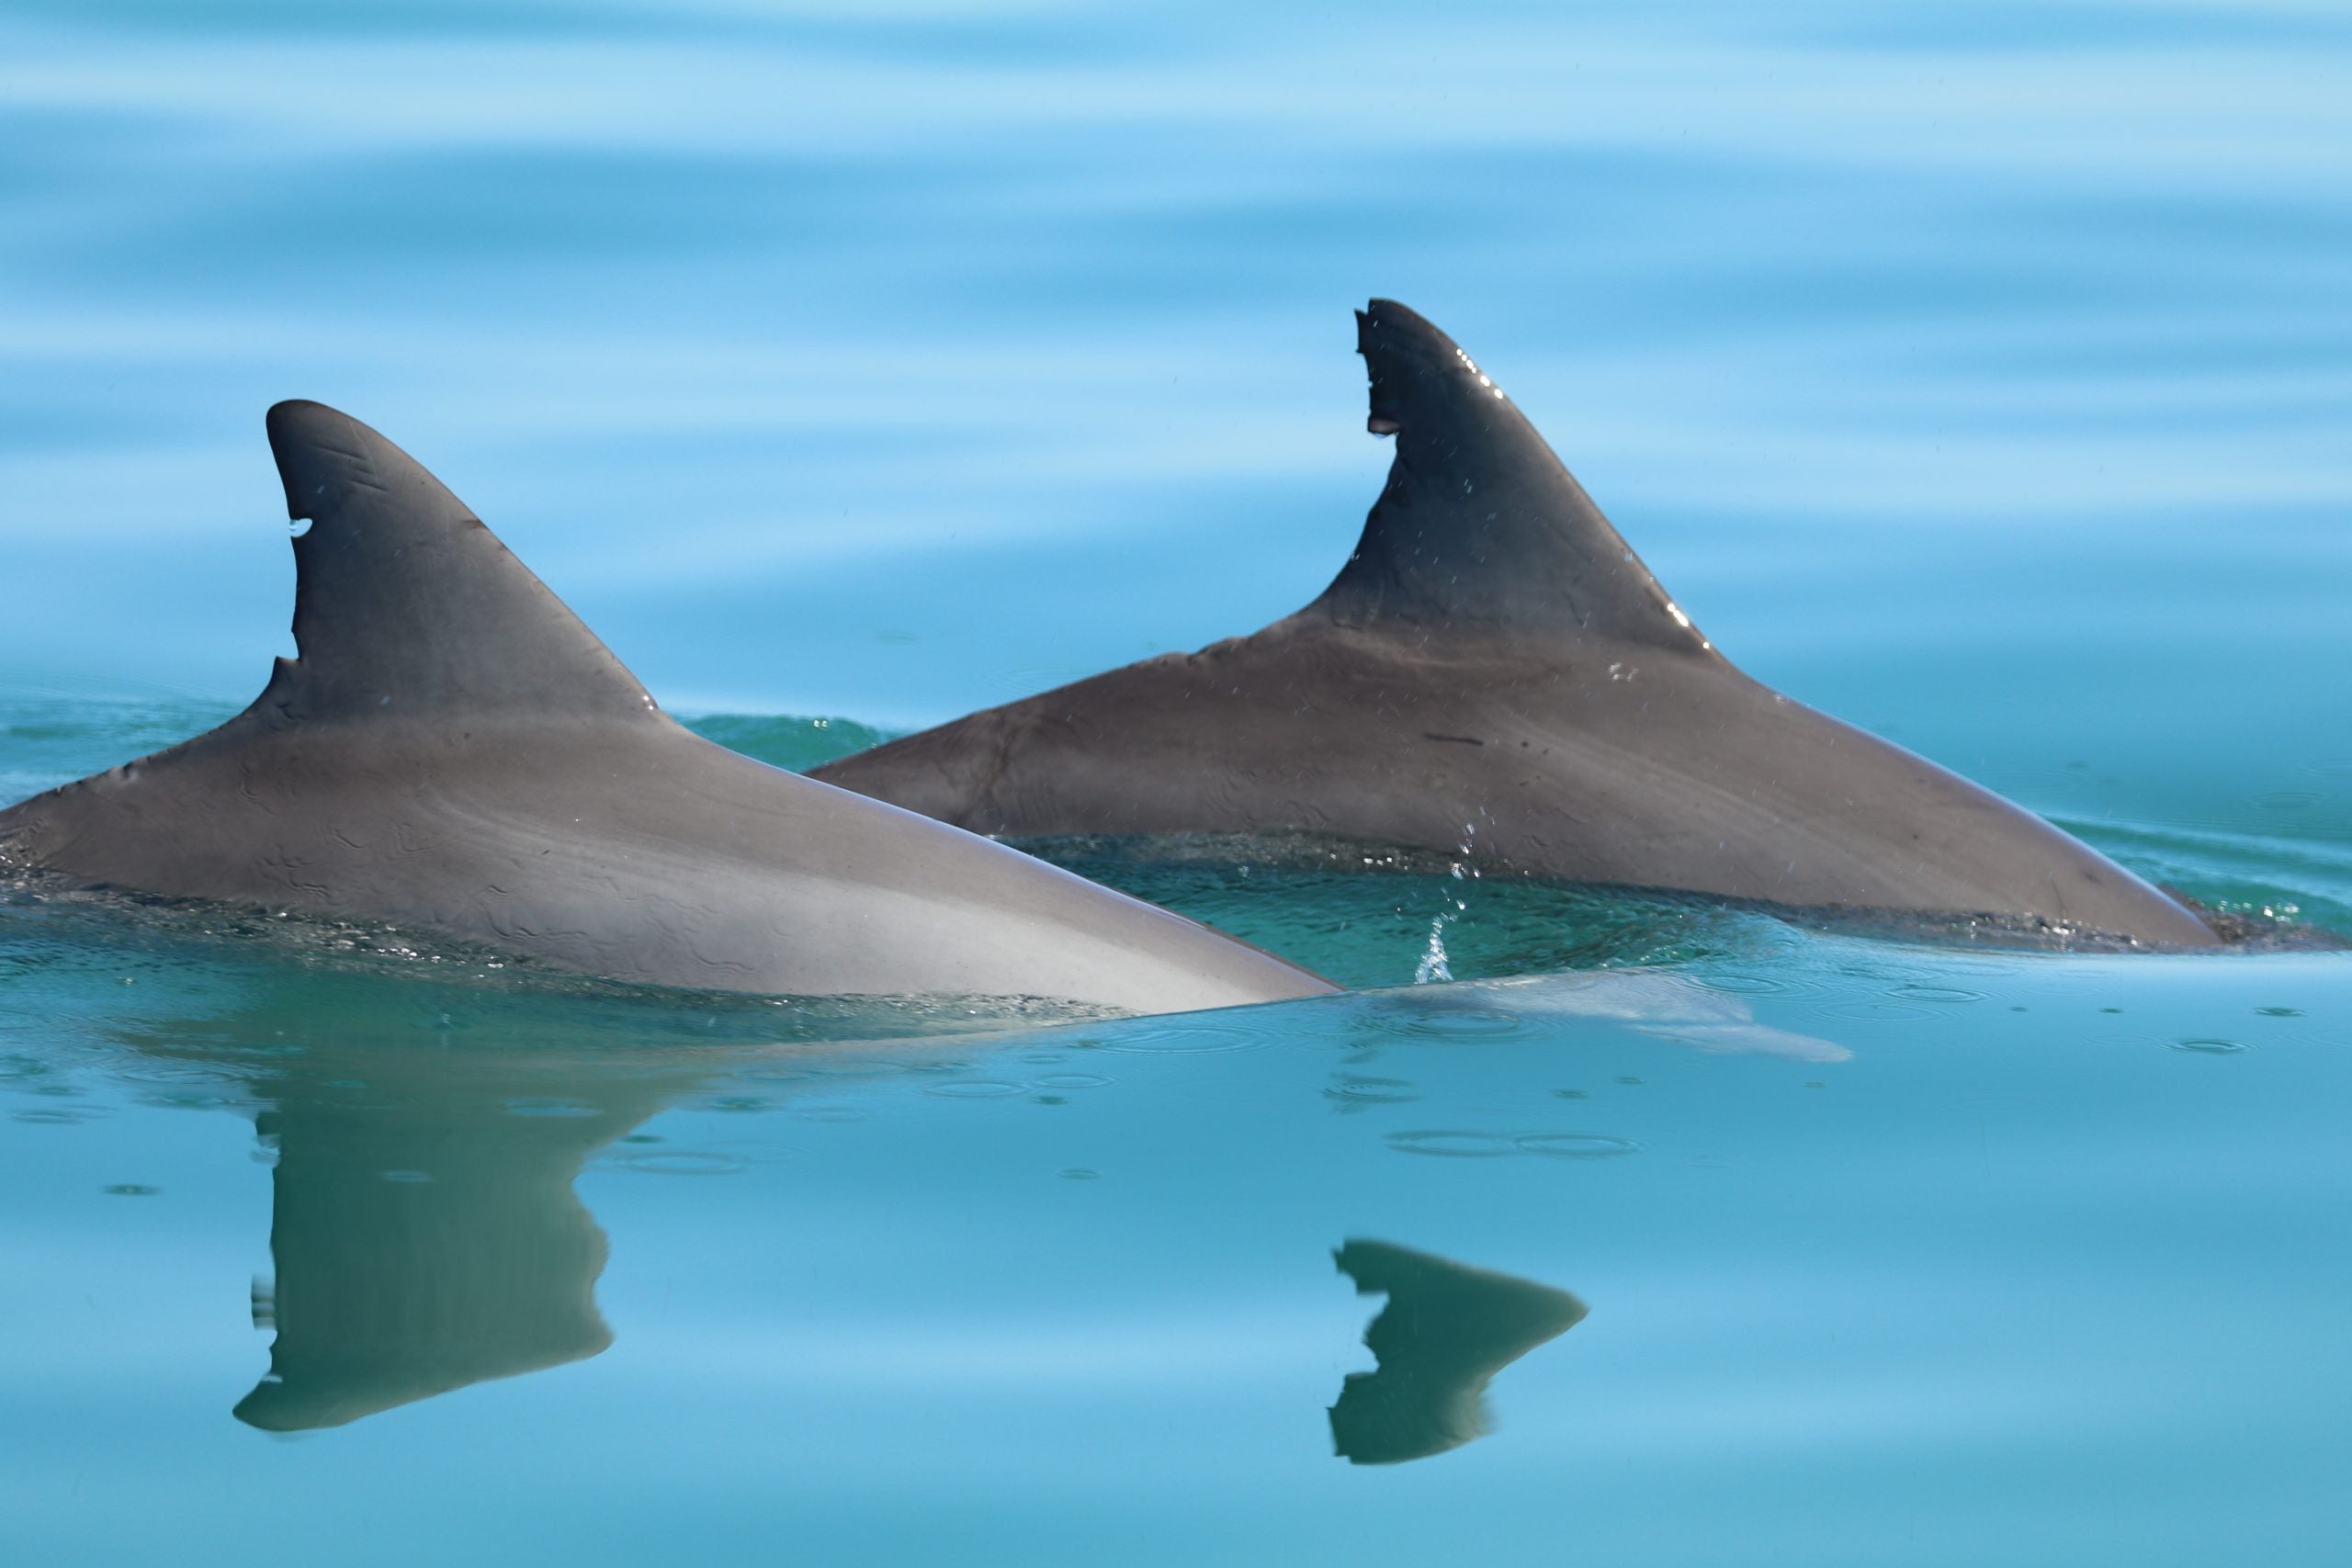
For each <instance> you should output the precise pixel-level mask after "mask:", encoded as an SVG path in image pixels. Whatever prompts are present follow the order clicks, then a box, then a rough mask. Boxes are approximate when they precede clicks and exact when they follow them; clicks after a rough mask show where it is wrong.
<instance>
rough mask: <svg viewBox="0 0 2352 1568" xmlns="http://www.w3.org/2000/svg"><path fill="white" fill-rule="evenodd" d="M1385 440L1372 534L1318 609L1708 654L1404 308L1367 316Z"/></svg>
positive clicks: (1569, 484)
mask: <svg viewBox="0 0 2352 1568" xmlns="http://www.w3.org/2000/svg"><path fill="white" fill-rule="evenodd" d="M1356 323H1357V344H1356V345H1357V352H1359V353H1361V354H1362V355H1363V357H1364V368H1365V370H1366V372H1367V373H1368V374H1369V375H1370V377H1371V378H1372V414H1371V418H1370V419H1369V420H1368V421H1367V422H1366V423H1367V425H1368V427H1369V428H1370V429H1371V430H1372V432H1373V433H1374V434H1376V435H1387V434H1394V435H1395V436H1396V437H1397V457H1396V460H1395V462H1394V463H1393V464H1391V465H1390V468H1389V470H1388V484H1387V487H1386V488H1385V490H1383V491H1381V494H1380V499H1379V501H1377V502H1374V505H1373V508H1372V514H1371V515H1370V516H1369V517H1367V518H1365V519H1364V525H1363V538H1362V539H1361V540H1360V541H1358V543H1357V545H1356V549H1355V553H1354V554H1353V555H1352V556H1351V557H1349V558H1348V564H1347V565H1346V566H1344V567H1342V568H1341V569H1340V575H1339V577H1338V578H1337V579H1336V580H1335V581H1333V582H1332V584H1331V586H1330V587H1329V589H1327V590H1326V591H1325V592H1324V594H1323V596H1322V598H1320V599H1318V600H1317V601H1316V603H1315V604H1314V606H1313V607H1312V608H1313V609H1314V610H1317V611H1320V612H1322V613H1324V614H1327V615H1330V616H1331V617H1332V618H1333V619H1335V620H1340V621H1347V622H1366V621H1381V620H1387V621H1406V622H1411V623H1415V624H1418V625H1420V626H1431V625H1442V624H1448V623H1467V624H1472V625H1484V626H1520V627H1526V628H1528V629H1530V630H1535V629H1541V628H1562V629H1567V630H1571V631H1573V630H1584V631H1589V632H1594V633H1599V634H1600V635H1603V636H1607V637H1615V638H1618V639H1620V640H1623V641H1629V642H1642V643H1648V644H1652V645H1654V646H1657V647H1659V648H1664V649H1677V650H1685V651H1690V652H1693V653H1696V652H1702V651H1704V650H1706V649H1708V647H1709V645H1708V643H1707V642H1706V641H1705V639H1704V638H1702V637H1700V635H1699V633H1698V632H1697V631H1696V630H1695V629H1694V628H1693V627H1692V626H1691V621H1690V617H1689V616H1687V615H1683V613H1682V612H1681V610H1680V609H1679V608H1678V607H1676V605H1675V604H1674V602H1673V601H1672V600H1671V599H1669V598H1668V597H1667V594H1666V591H1665V590H1664V589H1662V588H1660V587H1659V586H1658V585H1657V579H1655V578H1653V577H1652V576H1651V575H1650V573H1649V569H1648V568H1647V567H1645V566H1644V565H1643V564H1642V563H1641V561H1640V560H1639V559H1637V558H1635V557H1634V552H1633V551H1632V550H1631V549H1629V548H1627V547H1626V545H1625V541H1624V540H1623V539H1622V538H1620V537H1619V536H1618V535H1617V530H1616V529H1614V528H1612V527H1611V526H1610V525H1609V519H1608V518H1606V517H1604V516H1602V515H1601V514H1600V508H1599V507H1597V506H1595V505H1594V504H1593V503H1592V498H1591V497H1590V496H1588V495H1587V494H1585V492H1584V487H1583V486H1582V485H1579V484H1578V483H1577V481H1576V478H1575V476H1573V475H1572V474H1570V473H1569V472H1568V470H1567V469H1566V468H1564V467H1562V466H1561V463H1560V459H1559V458H1558V457H1555V456H1553V453H1552V449H1551V447H1549V446H1545V445H1544V438H1543V437H1542V436H1541V435H1539V434H1536V432H1535V427H1534V426H1533V425H1532V424H1530V423H1528V422H1527V418H1526V416H1525V415H1523V414H1521V412H1519V410H1517V409H1516V408H1514V407H1512V406H1511V403H1510V399H1508V398H1506V397H1504V396H1503V392H1502V389H1501V388H1499V387H1498V386H1496V385H1495V384H1494V382H1493V381H1492V380H1491V379H1489V378H1487V376H1486V375H1485V373H1483V372H1482V371H1480V370H1479V368H1478V367H1477V366H1476V365H1475V364H1473V363H1472V362H1471V359H1470V356H1469V355H1466V354H1464V353H1463V352H1462V350H1461V349H1460V348H1458V347H1456V346H1455V345H1454V343H1453V339H1452V338H1450V337H1447V336H1446V335H1445V334H1444V333H1442V332H1440V331H1438V330H1437V328H1435V327H1433V326H1431V325H1430V323H1429V322H1428V321H1423V320H1422V319H1421V318H1420V317H1419V316H1418V315H1416V314H1414V313H1413V312H1412V311H1410V310H1407V309H1406V308H1405V307H1404V306H1402V305H1399V304H1397V302H1395V301H1394V300H1390V299H1374V301H1373V302H1372V306H1371V308H1370V309H1369V310H1359V311H1357V312H1356Z"/></svg>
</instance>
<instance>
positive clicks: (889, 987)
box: [0, 402, 1333, 1012]
mask: <svg viewBox="0 0 2352 1568" xmlns="http://www.w3.org/2000/svg"><path fill="white" fill-rule="evenodd" d="M268 423H269V441H270V446H271V448H272V450H273V451H274V452H275V453H276V455H277V467H278V472H279V475H280V477H281V478H282V479H284V480H285V485H286V498H287V509H288V513H289V514H290V515H291V516H293V517H294V518H296V519H301V518H309V519H311V520H312V521H311V527H310V528H309V530H308V531H307V532H304V533H302V534H301V535H300V536H298V537H297V538H296V539H295V540H294V555H295V566H296V571H297V587H296V591H295V604H294V637H295V642H296V645H297V647H298V649H300V657H299V658H296V659H292V660H284V659H281V660H278V661H277V669H276V671H275V673H274V674H273V676H272V678H271V680H270V682H269V685H268V688H267V689H266V691H264V692H263V693H262V694H261V696H260V697H259V698H258V699H256V700H255V701H254V704H253V705H252V706H251V707H249V708H247V709H246V710H245V711H244V712H243V713H242V714H240V715H239V716H236V717H235V718H232V719H231V720H230V721H229V722H228V723H226V724H224V725H222V726H220V728H218V729H215V730H212V731H211V732H209V734H206V735H202V736H198V738H197V739H193V740H190V741H187V742H186V743H185V744H183V745H179V746H175V747H173V748H171V749H170V750H164V751H159V752H157V753H155V754H154V755H153V756H151V757H146V758H142V759H141V760H140V761H134V762H129V763H125V764H124V765H123V766H121V767H119V768H115V769H112V770H110V771H109V772H107V773H99V774H96V775H95V776H93V777H90V778H86V779H84V780H82V781H80V782H79V783H77V784H66V785H64V786H62V787H61V788H58V789H54V790H51V791H50V792H49V793H48V794H46V795H38V796H35V797H34V798H33V799H31V800H28V801H25V802H23V803H21V804H19V805H17V806H16V807H11V808H9V809H8V810H6V811H0V870H5V871H10V872H35V873H49V874H53V875H54V876H57V877H61V878H62V879H63V880H64V881H65V882H66V883H67V884H69V885H73V886H85V887H110V888H118V889H126V890H135V891H139V892H144V893H150V894H162V895H165V896H172V897H197V898H209V899H220V900H230V901H235V902H240V903H245V904H254V905H260V906H264V907H266V908H270V909H273V910H292V911H300V912H308V913H313V914H320V915H327V916H337V917H346V918H358V919H382V920H389V921H394V922H398V923H401V924H411V925H415V926H420V927H429V928H433V929H435V930H438V931H447V932H452V933H456V934H458V935H459V936H464V937H470V938H476V939H481V940H485V941H488V942H493V943H496V944H498V945H500V946H503V947H505V948H508V949H511V950H514V951H516V952H519V953H525V954H528V955H531V956H533V957H536V958H538V959H540V960H544V961H546V962H548V963H550V964H555V965H558V966H560V967H563V968H567V969H571V970H576V971H580V972H582V973H586V974H594V975H602V976H615V977H617V978H622V979H628V980H638V981H646V982H650V983H654V984H660V985H668V986H683V987H702V988H711V989H721V990H736V991H756V992H769V993H793V994H801V995H876V996H914V995H932V996H976V995H990V996H1026V997H1038V998H1055V999H1059V1000H1068V1001H1072V1002H1078V1003H1084V1004H1091V1005H1097V1006H1103V1007H1108V1008H1116V1009H1123V1010H1134V1011H1140V1012H1162V1011H1179V1010H1188V1009H1194V1008H1212V1007H1226V1006H1233V1005H1238V1004H1242V1003H1250V1002H1261V1001H1270V1000H1273V999H1276V998H1286V997H1298V996H1306V995H1310V994H1315V993H1319V992H1324V991H1328V990H1330V989H1332V988H1333V987H1330V986H1329V985H1328V984H1327V983H1326V982H1324V981H1322V980H1320V979H1318V978H1317V977H1316V976H1312V975H1309V974H1308V973H1306V971H1305V970H1302V969H1298V968H1295V967H1294V966H1292V965H1290V964H1284V963H1283V962H1282V961H1281V960H1279V959H1276V958H1272V957H1271V956H1269V955H1267V954H1265V953H1261V952H1259V951H1258V950H1257V949H1255V948H1252V947H1249V946H1246V945H1245V944H1243V943H1240V942H1234V941H1232V940H1230V939H1228V938H1227V937H1224V936H1221V935H1219V934H1217V933H1216V932H1215V931H1210V930H1209V929H1208V928H1207V927H1205V926H1203V925H1199V924H1197V923H1195V922H1193V921H1192V920H1188V919H1183V918H1182V917H1181V916H1178V915H1172V914H1170V913H1169V912H1167V911H1166V910H1163V909H1159V908H1153V907H1152V906H1150V905H1148V904H1145V903H1142V902H1139V901H1137V900H1136V899H1132V898H1129V897H1125V895H1122V894H1117V893H1114V892H1112V891H1110V890H1109V889H1107V888H1103V887H1099V886H1095V885H1094V884H1092V883H1090V882H1087V881H1085V880H1083V879H1081V878H1079V877H1076V876H1072V875H1070V874H1067V873H1064V872H1061V871H1058V870H1057V869H1055V868H1053V867H1051V866H1048V865H1046V864H1044V863H1041V862H1038V861H1035V860H1032V859H1031V858H1029V857H1028V856H1026V855H1023V854H1021V853H1020V852H1017V851H1013V850H1009V849H1006V848H1003V847H1002V846H1001V845H997V844H992V843H989V842H988V841H987V840H983V839H978V838H975V837H973V836H972V835H971V834H969V833H965V832H960V831H957V830H956V829H950V828H945V827H943V826H942V825H940V824H939V823H937V822H933V821H930V820H928V819H926V818H922V817H918V816H916V815H913V814H911V813H909V812H905V811H901V810H899V809H897V808H895V807H888V806H885V805H882V804H881V803H879V802H876V801H872V800H867V799H865V798H863V797H861V796H858V795H852V794H849V793H848V792H846V791H842V790H839V789H834V788H831V787H830V786H828V785H825V784H817V783H814V782H812V781H810V780H808V779H805V778H801V777H799V776H797V775H796V774H792V773H785V772H782V771H781V770H778V769H775V768H771V767H769V766H767V765H766V764H764V763H762V762H755V761H752V760H751V759H750V758H748V757H743V756H740V755H738V754H736V753H734V752H732V751H729V750H725V749H723V748H721V747H718V746H716V745H713V744H711V743H710V742H708V741H707V740H704V739H701V738H699V737H698V736H695V734H693V733H692V732H691V731H689V730H687V729H686V728H684V727H683V726H681V725H679V724H678V723H677V722H676V721H675V720H673V719H672V718H671V717H670V716H668V715H666V714H664V713H662V711H661V710H660V709H659V708H658V707H656V706H655V705H654V702H653V699H652V698H651V697H650V696H649V695H648V694H646V692H645V689H644V688H643V687H642V686H641V685H639V682H638V681H637V679H636V677H634V676H632V675H631V674H630V673H629V672H628V670H627V669H625V668H623V666H622V664H621V662H620V660H617V659H616V658H615V657H614V656H613V655H612V653H611V652H610V651H608V650H607V649H605V646H604V645H603V644H602V643H601V642H599V641H597V639H596V637H594V634H593V633H591V632H590V631H589V630H588V628H587V627H586V626H583V625H582V624H581V622H580V620H579V619H578V618H577V617H576V616H574V615H572V614H571V611H570V610H569V609H567V608H566V607H565V606H564V605H563V604H562V603H561V601H560V600H559V599H557V598H556V596H555V595H554V594H553V593H552V592H549V591H548V588H547V586H546V585H545V584H543V583H542V582H540V581H539V580H538V579H537V577H535V576H533V575H532V574H531V572H530V570H528V569H527V568H526V567H525V566H524V565H523V564H522V563H521V562H520V561H518V560H517V559H515V557H514V556H513V555H511V554H509V553H508V551H507V550H506V547H504V546H503V545H502V544H500V543H499V541H498V540H497V538H496V537H495V536H492V534H491V532H490V530H489V529H487V528H486V527H484V526H483V525H482V524H481V521H480V520H479V519H477V518H476V517H475V516H474V515H473V513H471V512H469V510H468V509H467V508H466V506H465V504H464V503H463V502H460V501H458V498H457V497H456V496H454V495H452V494H451V493H450V492H449V491H447V490H446V489H444V488H443V487H442V485H441V484H440V482H439V481H438V480H436V479H435V478H434V477H433V476H432V475H431V474H429V473H427V472H426V471H425V470H424V468H423V467H422V466H420V465H419V464H418V463H417V462H416V461H415V460H414V459H413V458H412V457H409V456H408V455H407V454H406V453H404V452H402V451H401V449H400V448H399V447H397V446H393V445H392V444H391V443H390V442H389V441H387V440H385V439H384V438H383V437H382V436H381V435H379V434H377V433H376V432H375V431H373V430H370V429H369V428H368V426H366V425H364V424H361V423H359V422H357V421H356V420H354V419H351V418H349V417H347V416H345V415H344V414H341V413H338V412H335V411H334V410H333V409H329V408H325V407H323V406H322V405H320V404H318V403H311V402H287V403H280V404H278V405H277V407H275V408H273V409H271V410H270V411H269V421H268Z"/></svg>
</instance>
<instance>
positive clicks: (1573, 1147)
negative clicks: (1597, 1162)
mask: <svg viewBox="0 0 2352 1568" xmlns="http://www.w3.org/2000/svg"><path fill="white" fill-rule="evenodd" d="M1517 1143H1518V1145H1519V1149H1520V1152H1521V1153H1522V1154H1531V1155H1544V1156H1549V1157H1551V1158H1553V1159H1614V1158H1616V1157H1617V1156H1619V1155H1632V1154H1639V1153H1641V1150H1642V1145H1639V1144H1637V1143H1635V1142H1634V1140H1633V1139H1631V1138H1619V1137H1612V1136H1611V1135H1610V1134H1607V1133H1530V1134H1527V1135H1526V1136H1525V1137H1523V1138H1520V1139H1518V1140H1517Z"/></svg>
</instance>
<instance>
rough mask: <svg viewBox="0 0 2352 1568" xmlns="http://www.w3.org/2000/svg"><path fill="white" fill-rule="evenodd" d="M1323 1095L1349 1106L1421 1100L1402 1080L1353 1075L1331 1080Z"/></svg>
mask: <svg viewBox="0 0 2352 1568" xmlns="http://www.w3.org/2000/svg"><path fill="white" fill-rule="evenodd" d="M1323 1093H1324V1095H1325V1097H1326V1098H1328V1099H1331V1100H1340V1101H1342V1102H1343V1103H1346V1104H1349V1105H1409V1104H1411V1103H1412V1102H1413V1101H1415V1100H1419V1099H1420V1098H1421V1095H1420V1090H1419V1089H1418V1088H1417V1087H1415V1086H1414V1085H1412V1084H1410V1083H1408V1082H1407V1081H1406V1080H1405V1079H1403V1078H1370V1077H1357V1076H1355V1075H1353V1074H1349V1075H1345V1076H1342V1077H1338V1078H1335V1079H1333V1080H1332V1082H1331V1084H1330V1086H1329V1088H1327V1089H1324V1091H1323Z"/></svg>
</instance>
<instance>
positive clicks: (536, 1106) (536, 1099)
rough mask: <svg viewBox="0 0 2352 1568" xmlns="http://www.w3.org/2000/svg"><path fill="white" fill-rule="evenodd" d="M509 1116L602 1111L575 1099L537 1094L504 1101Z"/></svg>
mask: <svg viewBox="0 0 2352 1568" xmlns="http://www.w3.org/2000/svg"><path fill="white" fill-rule="evenodd" d="M506 1114H507V1115H509V1116H595V1115H600V1114H602V1112H600V1111H597V1109H596V1108H595V1107H594V1106H593V1105H582V1104H581V1103H580V1102H579V1101H578V1100H559V1099H555V1098H552V1097H547V1096H538V1095H524V1096H519V1097H517V1098H515V1099H514V1100H508V1101H507V1102H506Z"/></svg>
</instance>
